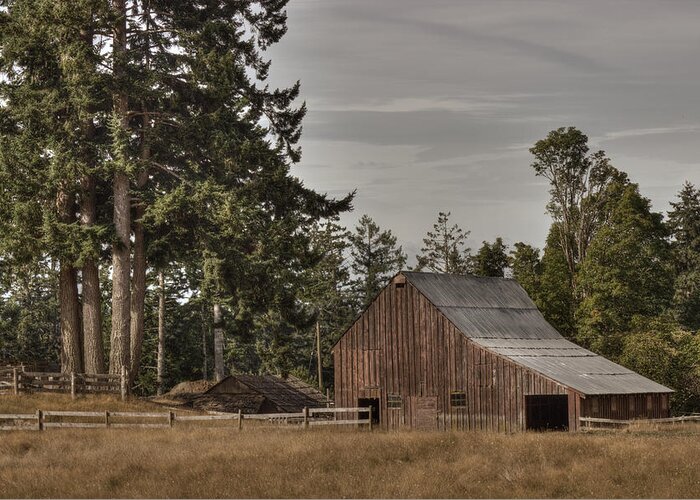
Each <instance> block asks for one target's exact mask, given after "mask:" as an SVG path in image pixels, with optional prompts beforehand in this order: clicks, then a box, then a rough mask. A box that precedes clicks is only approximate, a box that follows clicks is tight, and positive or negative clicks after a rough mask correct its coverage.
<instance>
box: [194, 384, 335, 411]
mask: <svg viewBox="0 0 700 500" xmlns="http://www.w3.org/2000/svg"><path fill="white" fill-rule="evenodd" d="M230 378H234V379H235V380H236V381H238V382H239V383H240V384H242V385H244V386H246V387H247V388H248V389H250V391H251V393H255V394H259V395H261V396H264V397H265V399H267V400H268V401H270V402H271V403H273V404H274V405H275V406H277V407H278V408H279V410H280V411H282V412H299V411H301V410H302V409H303V408H304V407H308V408H318V407H322V406H325V404H326V398H325V396H324V395H323V394H321V392H319V391H318V390H316V389H315V388H314V387H312V386H310V385H309V384H307V383H306V382H303V381H302V380H300V379H298V378H296V377H292V376H289V377H287V378H282V377H278V376H275V375H231V376H230V377H226V378H225V379H224V380H222V381H221V382H219V384H217V385H215V386H214V387H212V388H211V389H209V390H208V391H207V393H213V392H217V389H216V388H217V386H218V385H220V384H224V383H225V382H226V381H227V380H229V379H230Z"/></svg>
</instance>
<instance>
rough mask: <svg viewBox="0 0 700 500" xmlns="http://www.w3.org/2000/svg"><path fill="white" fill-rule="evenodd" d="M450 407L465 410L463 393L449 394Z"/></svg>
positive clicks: (465, 401)
mask: <svg viewBox="0 0 700 500" xmlns="http://www.w3.org/2000/svg"><path fill="white" fill-rule="evenodd" d="M450 406H452V408H466V406H467V395H466V394H465V393H463V392H453V393H452V394H450Z"/></svg>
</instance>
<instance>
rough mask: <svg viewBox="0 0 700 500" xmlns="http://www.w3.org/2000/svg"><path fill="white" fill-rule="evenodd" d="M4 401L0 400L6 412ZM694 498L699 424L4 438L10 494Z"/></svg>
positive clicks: (3, 486) (0, 442) (699, 474)
mask: <svg viewBox="0 0 700 500" xmlns="http://www.w3.org/2000/svg"><path fill="white" fill-rule="evenodd" d="M5 402H6V400H0V412H2V411H6V405H5ZM92 408H93V409H95V405H93V406H92ZM47 409H48V408H47ZM53 409H55V408H53ZM699 494H700V426H686V427H678V428H676V429H673V430H668V431H662V432H659V431H644V430H638V431H634V432H628V433H616V434H612V433H611V434H596V435H590V434H563V433H561V434H560V433H552V434H534V433H525V434H517V435H498V434H486V433H418V432H404V433H382V432H374V433H372V434H370V433H368V432H359V431H350V430H346V431H338V430H336V431H329V430H325V429H324V430H321V429H318V430H317V429H313V430H310V431H306V432H304V431H294V430H289V429H277V428H275V429H261V428H260V427H249V428H248V429H244V430H243V432H241V433H238V432H237V431H236V430H235V429H234V428H181V429H178V428H177V427H176V428H175V429H163V430H161V429H157V430H150V431H146V430H127V429H85V430H73V429H62V430H49V431H46V432H42V433H39V432H24V431H22V432H7V433H3V434H1V435H0V496H3V497H20V498H22V497H25V498H26V497H253V498H255V497H326V498H337V497H372V498H376V497H380V498H381V497H398V498H409V497H424V498H429V497H433V498H434V497H542V498H547V497H610V498H622V497H647V498H648V497H657V498H668V497H697V496H698V495H699Z"/></svg>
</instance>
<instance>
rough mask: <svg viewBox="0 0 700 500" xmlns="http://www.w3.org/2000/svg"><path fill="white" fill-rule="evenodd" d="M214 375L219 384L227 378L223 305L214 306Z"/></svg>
mask: <svg viewBox="0 0 700 500" xmlns="http://www.w3.org/2000/svg"><path fill="white" fill-rule="evenodd" d="M214 375H215V376H216V381H217V382H219V381H221V380H223V379H224V377H225V376H226V369H225V367H224V326H223V315H222V312H221V304H218V303H217V304H214Z"/></svg>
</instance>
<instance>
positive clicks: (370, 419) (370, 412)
mask: <svg viewBox="0 0 700 500" xmlns="http://www.w3.org/2000/svg"><path fill="white" fill-rule="evenodd" d="M367 414H368V415H369V431H370V432H372V407H371V406H370V407H369V410H368V411H367Z"/></svg>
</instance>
